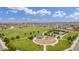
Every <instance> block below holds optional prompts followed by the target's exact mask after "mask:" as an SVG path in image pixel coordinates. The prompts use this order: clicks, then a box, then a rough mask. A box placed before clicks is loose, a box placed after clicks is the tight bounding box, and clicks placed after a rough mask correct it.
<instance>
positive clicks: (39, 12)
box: [9, 7, 51, 15]
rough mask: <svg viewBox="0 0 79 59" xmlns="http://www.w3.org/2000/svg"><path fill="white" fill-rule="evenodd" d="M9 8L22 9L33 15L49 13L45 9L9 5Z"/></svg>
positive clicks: (49, 12)
mask: <svg viewBox="0 0 79 59" xmlns="http://www.w3.org/2000/svg"><path fill="white" fill-rule="evenodd" d="M9 9H14V10H21V11H22V10H23V11H24V12H25V13H28V14H33V15H36V14H39V15H50V14H51V11H48V10H46V9H42V10H38V11H34V10H32V9H29V8H24V7H12V8H11V7H9Z"/></svg>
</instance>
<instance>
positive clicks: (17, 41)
mask: <svg viewBox="0 0 79 59" xmlns="http://www.w3.org/2000/svg"><path fill="white" fill-rule="evenodd" d="M47 31H48V32H47ZM44 32H47V34H46V35H47V36H49V37H50V36H53V34H54V32H55V33H58V32H57V31H50V30H49V29H48V28H44V27H23V28H15V29H6V30H0V38H1V39H2V40H3V41H4V42H5V43H6V46H7V47H8V50H10V51H15V50H20V51H43V46H40V45H37V44H35V43H34V42H33V41H32V40H33V38H34V37H35V36H36V35H38V34H43V33H44ZM51 32H52V35H49V34H50V33H51ZM77 36H78V32H77V31H69V32H68V33H67V35H65V36H64V37H63V38H62V39H58V43H57V44H56V45H54V46H47V50H48V51H62V50H64V49H67V48H69V47H70V46H71V45H72V44H73V41H74V40H75V39H76V37H77Z"/></svg>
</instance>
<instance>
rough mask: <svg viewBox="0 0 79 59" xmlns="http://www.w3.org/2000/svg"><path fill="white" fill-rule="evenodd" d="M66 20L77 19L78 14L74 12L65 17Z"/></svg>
mask: <svg viewBox="0 0 79 59" xmlns="http://www.w3.org/2000/svg"><path fill="white" fill-rule="evenodd" d="M67 18H73V19H79V12H74V13H73V14H70V15H69V16H67Z"/></svg>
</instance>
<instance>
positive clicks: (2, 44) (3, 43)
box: [0, 39, 8, 51]
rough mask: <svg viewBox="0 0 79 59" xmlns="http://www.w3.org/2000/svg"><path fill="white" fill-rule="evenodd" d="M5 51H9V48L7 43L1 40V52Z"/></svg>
mask: <svg viewBox="0 0 79 59" xmlns="http://www.w3.org/2000/svg"><path fill="white" fill-rule="evenodd" d="M5 49H8V48H7V47H6V46H5V42H3V41H2V40H1V39H0V51H2V50H5Z"/></svg>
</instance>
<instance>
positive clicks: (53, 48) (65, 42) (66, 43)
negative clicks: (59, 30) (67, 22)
mask: <svg viewBox="0 0 79 59" xmlns="http://www.w3.org/2000/svg"><path fill="white" fill-rule="evenodd" d="M75 35H78V32H76V31H72V32H69V33H68V34H67V35H65V36H64V37H63V38H62V39H61V40H59V42H58V43H57V44H56V45H54V46H48V47H47V50H48V51H62V50H65V49H67V48H69V47H70V46H71V45H72V43H73V41H72V42H71V43H70V41H69V40H67V38H68V37H70V36H71V37H74V36H75ZM73 40H75V39H73Z"/></svg>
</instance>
